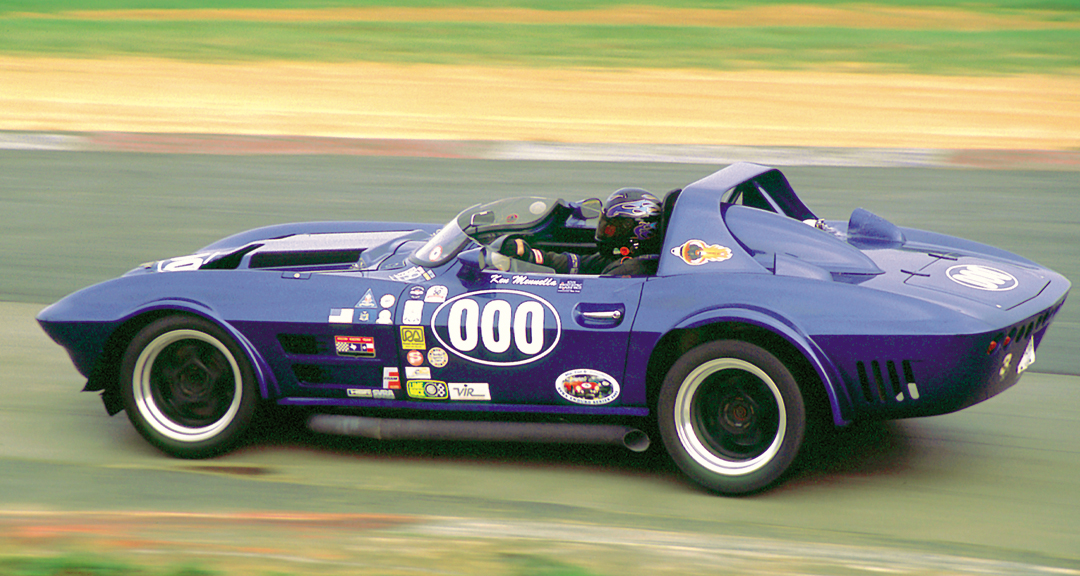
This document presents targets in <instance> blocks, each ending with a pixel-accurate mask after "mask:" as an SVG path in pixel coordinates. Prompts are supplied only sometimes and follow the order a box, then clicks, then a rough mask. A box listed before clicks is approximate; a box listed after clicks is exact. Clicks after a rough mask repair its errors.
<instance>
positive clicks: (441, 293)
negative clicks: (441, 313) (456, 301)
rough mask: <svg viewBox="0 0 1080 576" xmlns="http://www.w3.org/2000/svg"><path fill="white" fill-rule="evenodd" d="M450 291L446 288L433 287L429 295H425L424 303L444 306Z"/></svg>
mask: <svg viewBox="0 0 1080 576" xmlns="http://www.w3.org/2000/svg"><path fill="white" fill-rule="evenodd" d="M448 293H449V290H448V289H447V288H446V286H432V287H431V288H428V290H427V294H425V295H424V302H432V303H434V304H442V303H443V302H446V295H447V294H448Z"/></svg>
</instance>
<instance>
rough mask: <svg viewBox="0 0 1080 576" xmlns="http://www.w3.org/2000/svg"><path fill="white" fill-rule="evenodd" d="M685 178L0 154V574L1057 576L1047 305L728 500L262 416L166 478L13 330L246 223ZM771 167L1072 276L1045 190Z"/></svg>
mask: <svg viewBox="0 0 1080 576" xmlns="http://www.w3.org/2000/svg"><path fill="white" fill-rule="evenodd" d="M712 169H713V167H709V166H703V165H691V164H671V163H643V162H635V163H601V162H596V163H569V162H549V161H506V160H504V161H490V160H461V159H437V158H405V157H397V158H390V157H377V156H375V157H343V156H336V155H325V156H323V155H314V156H312V155H308V156H287V155H286V156H282V155H277V156H233V157H225V158H223V157H220V156H207V155H170V154H156V155H150V154H127V153H106V152H34V151H19V152H0V190H2V192H0V204H2V205H0V219H2V224H3V229H4V231H5V232H4V234H3V236H2V237H0V242H2V243H3V245H2V246H0V269H3V270H4V280H3V283H2V285H0V286H2V287H0V301H2V303H0V432H2V434H0V552H11V551H12V550H14V551H19V550H32V551H34V552H40V551H41V550H45V551H46V552H49V551H56V550H68V549H82V548H86V547H93V548H94V549H96V550H98V551H106V552H113V553H117V554H129V555H130V554H141V555H140V556H138V557H139V558H143V559H146V558H151V559H162V558H173V557H183V556H184V555H186V556H187V557H189V558H197V559H201V561H202V562H203V563H205V564H206V565H207V566H209V567H211V568H212V567H214V566H224V567H226V568H227V569H228V570H229V572H230V573H241V572H243V571H244V570H253V571H254V572H250V573H267V572H270V571H275V572H284V573H312V572H322V573H349V572H350V571H357V570H360V569H363V570H364V571H365V572H368V573H387V574H396V573H402V574H405V573H416V572H433V571H434V572H440V573H492V574H503V573H507V574H509V573H558V572H553V571H552V569H553V567H554V568H559V567H561V569H562V572H561V573H567V574H571V573H572V574H615V573H626V574H655V573H679V574H688V573H703V574H704V573H715V572H716V570H717V567H718V566H722V567H723V571H724V572H725V573H731V574H744V573H745V574H758V573H764V572H769V573H804V574H806V573H813V574H822V573H826V574H861V573H874V572H881V571H889V572H896V573H902V574H966V573H980V574H1080V394H1077V388H1078V386H1080V378H1077V377H1075V376H1069V375H1067V374H1077V373H1080V372H1078V366H1080V360H1078V359H1077V358H1076V357H1075V356H1076V355H1075V350H1076V349H1077V337H1076V336H1075V334H1076V333H1077V322H1076V321H1075V318H1076V315H1074V314H1072V313H1071V310H1070V308H1071V306H1068V305H1067V306H1066V308H1065V311H1064V312H1063V313H1062V314H1061V315H1060V316H1059V318H1058V320H1057V323H1055V325H1054V326H1053V327H1052V328H1051V332H1050V335H1049V337H1048V340H1047V345H1046V346H1045V347H1044V348H1043V349H1042V350H1040V358H1039V361H1038V362H1037V363H1036V365H1035V366H1034V368H1033V370H1034V373H1029V374H1027V375H1025V376H1024V378H1023V380H1022V381H1021V382H1020V383H1019V384H1018V385H1017V386H1016V387H1014V388H1013V389H1011V390H1009V391H1007V392H1005V393H1004V394H1002V395H1000V396H998V397H996V398H994V399H992V400H990V401H988V402H985V403H983V404H980V405H978V406H975V407H973V408H971V409H968V410H965V411H962V412H959V413H956V414H952V415H946V416H938V417H934V418H927V419H915V420H907V421H900V422H890V423H880V424H875V425H867V426H860V427H857V428H854V429H848V430H843V431H840V432H838V433H836V434H833V435H830V436H828V437H827V438H825V439H824V441H823V442H822V443H821V444H820V445H819V446H817V447H815V448H814V449H813V450H811V451H809V452H808V453H807V454H806V455H805V457H804V458H803V459H802V461H801V462H800V464H799V465H798V466H797V468H796V470H795V471H794V472H793V474H791V476H790V477H789V478H788V479H787V480H786V481H785V482H784V483H783V484H781V485H780V486H779V487H777V488H776V489H774V490H771V491H769V492H766V493H764V494H760V495H757V496H753V497H746V498H718V497H715V496H712V495H709V494H705V493H703V492H701V491H700V490H698V489H696V488H695V487H693V486H692V485H690V484H689V483H688V482H686V481H685V480H683V479H682V478H681V476H680V475H679V474H678V473H677V472H676V471H675V470H673V469H672V467H671V466H670V465H669V464H667V463H666V462H665V461H664V459H662V458H648V457H638V456H634V455H631V454H629V453H626V452H624V451H622V450H619V449H615V448H610V449H609V448H595V447H588V448H585V447H573V446H523V445H476V444H469V443H446V444H439V445H425V444H418V443H377V442H367V441H352V440H339V439H336V438H328V437H320V436H316V435H313V434H310V433H307V432H305V431H304V430H303V429H302V427H301V426H299V425H297V423H296V422H295V421H292V420H290V419H289V418H288V416H287V415H278V416H277V417H275V418H273V419H269V420H267V421H266V422H267V423H268V426H266V427H265V428H264V429H262V430H259V431H258V433H257V434H255V435H254V437H253V438H252V440H251V442H250V444H249V445H247V446H245V447H243V448H241V449H240V450H237V451H236V452H234V453H231V454H228V455H226V456H223V457H220V458H217V459H214V460H209V461H181V460H174V459H170V458H168V457H166V456H164V455H162V454H160V453H158V452H157V451H155V450H154V449H153V448H151V447H150V446H149V445H147V444H146V443H145V442H143V441H142V439H141V438H139V437H138V435H137V434H136V433H135V432H134V430H133V429H132V428H131V426H130V425H129V424H128V422H127V420H126V418H124V416H123V415H118V416H117V417H114V418H109V417H107V416H106V415H105V412H104V410H103V409H102V407H101V405H100V401H99V400H98V398H97V397H96V395H93V394H80V393H78V390H79V389H80V388H81V386H82V383H83V381H82V379H81V377H80V376H79V375H78V374H77V373H76V372H75V371H74V369H73V368H72V367H71V365H70V362H69V361H68V359H67V358H66V356H65V354H64V353H63V351H62V350H61V349H60V348H59V347H57V346H56V345H54V344H52V343H51V342H50V341H49V340H48V339H47V337H45V335H44V334H43V333H42V332H41V331H40V330H39V329H38V328H37V326H36V325H35V323H34V321H33V316H34V314H35V313H36V312H37V311H38V310H39V309H40V308H41V307H42V306H43V305H44V304H46V303H48V302H51V301H53V300H55V299H56V298H59V297H60V296H62V295H64V294H66V293H68V292H70V291H72V290H75V289H77V288H80V287H82V286H85V285H88V284H90V283H93V282H96V281H100V280H104V279H107V278H110V277H113V276H116V275H117V274H120V273H122V272H124V271H125V270H127V269H129V268H130V267H132V266H133V265H135V264H137V263H139V262H142V261H146V260H151V259H157V258H161V257H164V256H172V255H181V254H184V253H188V252H191V251H193V250H195V249H197V248H199V247H201V246H203V245H205V244H208V243H209V242H211V241H213V240H215V239H217V238H219V237H222V236H225V235H227V234H230V233H233V232H236V231H240V230H244V229H247V228H251V227H254V226H260V225H265V224H271V223H276V222H283V221H299V220H321V219H379V220H418V221H443V220H446V219H448V218H449V217H451V216H452V215H453V214H454V213H455V212H456V210H457V208H459V207H461V206H464V205H467V204H469V203H470V202H475V201H479V200H482V199H491V198H493V197H499V196H510V195H518V194H541V195H558V196H564V197H568V198H580V197H587V196H604V195H606V194H607V193H608V192H610V191H611V190H612V189H614V188H616V187H619V186H624V185H636V186H643V187H645V188H648V189H651V190H654V191H665V190H667V189H670V188H673V187H676V186H680V185H682V184H685V183H687V182H690V181H692V180H695V179H697V178H700V177H702V176H704V175H706V174H708V173H709V172H710V171H711V170H712ZM785 173H786V174H788V176H789V178H790V179H791V180H792V183H793V185H794V186H795V187H796V189H797V190H798V191H800V193H801V194H802V196H803V198H804V199H805V200H806V201H807V203H808V205H810V207H811V208H812V209H814V210H815V211H817V212H818V213H819V215H822V216H824V217H826V218H844V217H846V215H847V213H848V212H849V211H850V210H851V209H852V208H854V207H856V206H862V207H865V208H867V209H870V210H871V211H874V212H876V213H878V214H880V215H882V216H884V217H886V218H888V219H890V220H892V221H894V222H896V223H898V224H901V225H911V226H916V227H921V228H928V229H931V230H936V231H940V232H945V233H950V234H956V235H959V236H964V237H968V238H972V239H976V240H981V241H984V242H988V243H991V244H994V245H997V246H1001V247H1004V248H1007V249H1010V250H1012V251H1015V252H1018V253H1020V254H1023V255H1025V256H1027V257H1029V258H1032V259H1034V260H1036V261H1039V262H1041V263H1043V264H1046V265H1048V266H1051V267H1053V268H1055V269H1057V270H1059V271H1061V272H1063V273H1065V274H1066V276H1068V277H1070V278H1073V279H1075V278H1077V277H1080V275H1078V274H1077V266H1078V264H1077V262H1076V260H1077V259H1076V258H1075V250H1076V249H1075V246H1076V245H1077V244H1076V240H1078V238H1077V235H1078V234H1080V231H1078V230H1080V226H1077V224H1078V218H1080V216H1078V215H1080V194H1078V192H1080V190H1078V184H1077V181H1076V177H1075V176H1076V175H1075V173H1073V172H1061V171H1050V170H1037V171H999V170H998V171H994V170H971V169H967V170H956V169H941V168H925V167H924V168H859V167H846V168H835V167H829V168H823V167H792V168H789V169H785ZM1048 372H1056V373H1058V374H1051V373H1048ZM80 547H82V548H80ZM568 566H569V567H570V568H567V567H568ZM545 570H546V572H545ZM575 570H576V571H575Z"/></svg>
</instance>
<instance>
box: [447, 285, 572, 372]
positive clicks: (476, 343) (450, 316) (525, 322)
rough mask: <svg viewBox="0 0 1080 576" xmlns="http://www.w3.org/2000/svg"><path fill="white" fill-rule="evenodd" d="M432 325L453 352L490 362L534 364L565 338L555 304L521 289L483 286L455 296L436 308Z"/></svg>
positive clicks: (472, 359)
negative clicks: (480, 288)
mask: <svg viewBox="0 0 1080 576" xmlns="http://www.w3.org/2000/svg"><path fill="white" fill-rule="evenodd" d="M547 326H553V330H551V329H545V328H546V327H547ZM431 328H432V332H433V333H434V335H435V339H436V340H438V342H439V345H440V346H442V347H443V348H446V349H447V350H448V351H449V352H450V353H451V354H455V355H457V356H460V357H461V358H464V359H466V360H469V361H471V362H475V363H477V364H484V365H487V366H521V365H523V364H529V363H531V362H535V361H537V360H540V359H541V358H543V357H545V356H547V355H548V354H550V353H551V351H552V350H554V349H555V346H556V345H558V343H559V339H560V337H561V336H562V321H561V320H560V318H559V313H558V311H556V310H555V307H554V306H552V305H551V303H550V302H548V301H547V300H544V299H543V298H540V297H538V296H536V295H535V294H530V293H528V292H521V291H518V290H480V291H477V292H469V293H466V294H462V295H460V296H456V297H454V298H451V299H450V300H447V301H446V302H443V303H442V305H440V306H439V307H438V308H436V309H435V312H434V314H432V316H431ZM552 331H553V334H550V333H549V332H552Z"/></svg>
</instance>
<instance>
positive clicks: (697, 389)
mask: <svg viewBox="0 0 1080 576" xmlns="http://www.w3.org/2000/svg"><path fill="white" fill-rule="evenodd" d="M657 412H658V419H659V422H658V424H659V428H660V435H661V437H662V438H663V440H664V445H665V447H666V448H667V451H668V453H669V454H670V455H671V457H672V459H673V460H674V461H675V463H676V464H677V465H678V466H679V468H681V469H682V470H683V472H685V473H686V474H687V475H688V476H689V477H690V478H691V479H693V480H694V481H696V482H698V483H699V484H701V485H703V486H705V487H707V488H709V489H710V490H715V491H717V492H721V493H724V494H744V493H747V492H753V491H756V490H760V489H762V488H765V487H767V486H769V485H770V484H772V483H773V482H775V481H776V480H777V479H778V478H779V477H780V476H781V475H782V474H783V473H784V471H785V470H787V468H788V466H789V465H790V464H791V462H792V461H793V460H794V459H795V456H796V455H797V454H798V451H799V446H800V445H801V444H802V440H803V435H804V430H805V427H806V411H805V407H804V403H803V397H802V394H801V392H800V391H799V387H798V384H797V383H796V381H795V378H794V377H793V376H792V375H791V372H790V371H789V370H788V369H787V368H786V367H785V366H784V364H783V363H782V362H781V361H780V360H779V359H777V358H776V356H774V355H773V354H771V353H769V352H768V351H767V350H765V349H763V348H761V347H759V346H755V345H753V344H750V343H747V342H741V341H737V340H719V341H715V342H708V343H706V344H702V345H700V346H697V347H696V348H693V349H691V350H690V351H688V352H686V353H685V354H684V355H683V356H682V357H680V358H679V359H678V360H677V361H676V362H675V364H674V365H673V366H672V367H671V369H670V370H669V371H668V374H667V377H666V378H665V379H664V384H663V387H662V388H661V389H660V398H659V403H658V411H657Z"/></svg>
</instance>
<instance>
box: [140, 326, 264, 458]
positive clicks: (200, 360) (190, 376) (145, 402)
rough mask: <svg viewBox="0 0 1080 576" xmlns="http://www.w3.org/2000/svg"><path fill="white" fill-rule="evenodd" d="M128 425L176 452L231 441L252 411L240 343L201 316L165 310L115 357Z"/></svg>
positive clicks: (207, 449)
mask: <svg viewBox="0 0 1080 576" xmlns="http://www.w3.org/2000/svg"><path fill="white" fill-rule="evenodd" d="M121 393H122V396H123V398H124V407H125V409H126V410H127V414H128V418H129V419H130V420H131V423H132V425H134V426H135V429H136V430H138V431H139V433H140V434H142V436H143V437H144V438H146V440H147V441H149V442H150V443H151V444H153V445H154V446H157V447H158V448H160V449H161V450H162V451H164V452H166V453H168V454H171V455H173V456H177V457H180V458H203V457H207V456H213V455H215V454H219V453H221V452H224V451H226V450H228V449H229V448H231V447H233V446H234V445H235V444H236V442H237V441H238V440H239V439H240V438H241V436H242V435H243V434H244V432H245V431H246V430H247V429H248V427H249V425H250V424H251V421H252V419H253V418H254V414H255V406H256V404H257V398H256V396H257V391H256V386H255V376H254V373H253V371H252V369H251V365H250V363H249V362H248V360H247V357H246V355H245V354H244V353H243V350H241V349H240V347H239V346H238V345H237V344H236V342H235V341H234V340H233V339H232V338H231V337H230V336H229V335H228V334H227V333H226V332H225V331H224V330H222V329H221V328H219V327H218V326H217V325H215V324H213V323H211V322H209V321H206V320H204V319H202V318H196V317H190V316H169V317H165V318H161V319H159V320H156V321H154V322H152V323H150V324H149V325H147V326H146V327H145V328H143V329H142V330H140V331H139V333H138V334H136V336H135V338H134V339H133V340H132V341H131V344H129V345H128V348H127V350H126V352H125V353H124V357H123V360H122V364H121Z"/></svg>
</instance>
